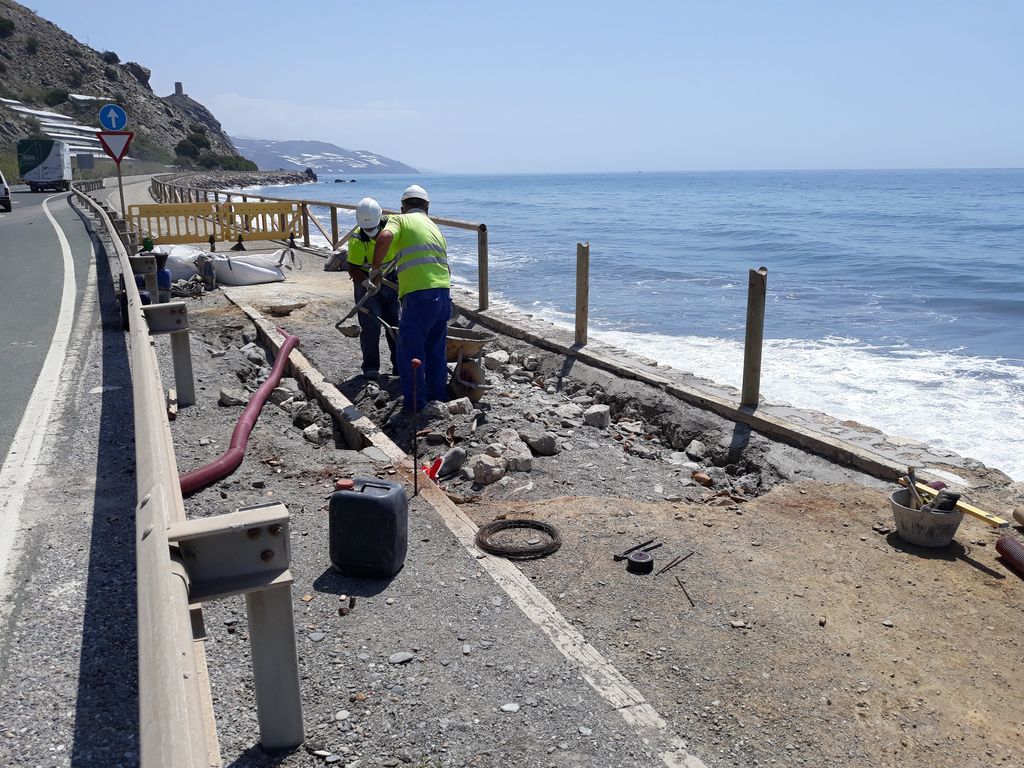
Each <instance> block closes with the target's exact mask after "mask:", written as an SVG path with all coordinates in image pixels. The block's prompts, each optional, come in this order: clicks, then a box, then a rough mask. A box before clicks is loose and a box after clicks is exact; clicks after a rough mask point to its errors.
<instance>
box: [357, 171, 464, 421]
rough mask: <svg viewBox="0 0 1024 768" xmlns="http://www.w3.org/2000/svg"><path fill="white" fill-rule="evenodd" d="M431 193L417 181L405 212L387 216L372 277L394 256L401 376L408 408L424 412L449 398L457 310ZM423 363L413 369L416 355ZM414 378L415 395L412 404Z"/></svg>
mask: <svg viewBox="0 0 1024 768" xmlns="http://www.w3.org/2000/svg"><path fill="white" fill-rule="evenodd" d="M429 209H430V197H429V196H428V195H427V191H426V190H425V189H423V187H421V186H420V185H418V184H413V185H412V186H411V187H409V188H408V189H406V190H405V191H404V192H403V193H402V212H401V213H400V214H399V215H397V216H391V217H389V218H388V223H387V225H386V226H385V227H384V228H383V229H381V231H380V233H379V234H378V235H377V242H376V245H375V246H374V250H373V264H372V269H371V270H370V280H371V281H373V282H374V283H379V282H380V276H381V266H382V265H383V264H384V263H385V262H386V261H388V260H390V259H394V260H395V273H397V275H398V298H399V301H400V302H401V305H402V314H401V320H400V321H399V331H398V375H399V376H400V377H401V380H402V395H403V396H404V397H405V408H406V409H407V410H412V409H413V408H415V409H416V410H419V409H420V408H422V407H423V406H424V405H425V404H426V402H427V401H428V400H447V399H448V398H447V396H446V385H447V381H448V364H447V359H446V355H445V345H446V343H447V340H448V320H449V318H450V317H451V313H452V300H451V291H450V288H451V271H450V270H449V268H448V244H447V243H446V242H445V239H444V235H442V234H441V230H440V229H438V227H437V225H436V224H435V223H434V222H433V221H431V220H430V217H429V216H428V215H427V214H428V211H429ZM413 358H418V359H419V360H420V361H421V362H422V363H423V364H422V365H421V366H420V367H419V368H413V366H412V359H413ZM413 376H415V377H416V399H417V401H418V402H416V403H413Z"/></svg>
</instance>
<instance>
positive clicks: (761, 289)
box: [740, 267, 768, 408]
mask: <svg viewBox="0 0 1024 768" xmlns="http://www.w3.org/2000/svg"><path fill="white" fill-rule="evenodd" d="M767 292H768V268H767V267H761V268H760V269H752V270H750V281H749V283H748V287H747V338H746V342H745V343H744V345H743V392H742V395H741V396H740V405H744V406H748V407H750V408H757V403H758V399H759V397H760V395H761V348H762V346H763V344H764V302H765V295H766V294H767Z"/></svg>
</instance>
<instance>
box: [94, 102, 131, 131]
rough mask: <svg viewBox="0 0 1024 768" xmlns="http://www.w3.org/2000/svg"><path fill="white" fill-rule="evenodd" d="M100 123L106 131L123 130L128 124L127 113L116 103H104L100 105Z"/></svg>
mask: <svg viewBox="0 0 1024 768" xmlns="http://www.w3.org/2000/svg"><path fill="white" fill-rule="evenodd" d="M100 125H102V126H103V129H104V130H106V131H123V130H124V128H125V126H126V125H128V113H127V112H125V111H124V107H120V106H118V105H117V104H104V105H103V106H102V107H100Z"/></svg>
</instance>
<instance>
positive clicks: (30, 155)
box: [18, 139, 71, 192]
mask: <svg viewBox="0 0 1024 768" xmlns="http://www.w3.org/2000/svg"><path fill="white" fill-rule="evenodd" d="M18 173H19V174H20V175H21V178H22V181H24V182H25V183H26V184H28V186H29V189H31V190H32V191H33V192H41V191H43V190H47V189H52V190H54V191H56V192H60V191H64V192H66V191H67V190H69V189H71V149H70V148H69V147H68V145H67V144H65V143H64V142H63V141H56V140H55V139H22V140H21V141H19V142H18Z"/></svg>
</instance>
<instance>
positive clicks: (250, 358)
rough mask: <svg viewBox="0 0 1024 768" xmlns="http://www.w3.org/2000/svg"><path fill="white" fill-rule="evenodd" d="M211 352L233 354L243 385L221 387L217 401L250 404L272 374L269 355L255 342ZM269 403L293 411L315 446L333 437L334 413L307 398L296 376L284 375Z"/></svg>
mask: <svg viewBox="0 0 1024 768" xmlns="http://www.w3.org/2000/svg"><path fill="white" fill-rule="evenodd" d="M210 354H211V355H212V356H214V357H223V356H228V355H230V356H231V358H233V359H232V360H231V362H232V363H234V365H233V367H234V370H235V374H236V375H237V376H238V379H239V382H240V386H239V387H222V388H221V390H220V396H219V398H218V400H217V402H218V404H219V405H221V406H223V407H225V408H230V407H234V406H239V405H241V406H244V405H247V404H248V403H249V398H250V397H251V395H252V393H253V392H255V391H256V390H257V389H259V387H260V386H261V385H262V384H263V383H264V382H265V381H266V380H267V377H268V376H270V370H271V369H270V365H269V363H268V361H267V354H266V352H265V351H264V349H263V348H262V347H260V346H258V345H257V344H256V343H255V342H253V341H247V343H245V344H244V345H243V346H232V347H230V348H228V349H212V350H211V351H210ZM268 402H270V403H273V404H274V405H276V406H277V407H278V408H280V409H281V410H283V411H285V412H286V413H288V414H290V415H291V417H292V426H293V427H294V428H295V429H296V430H298V431H299V432H301V433H302V437H303V438H305V439H306V440H308V441H309V442H311V443H313V444H314V445H322V444H324V443H326V442H328V441H329V440H332V439H333V437H334V424H333V420H332V418H331V416H330V415H329V414H327V413H324V411H323V410H322V409H321V408H320V405H319V404H318V403H317V402H315V401H309V400H307V398H306V395H305V393H304V392H303V391H302V387H301V386H300V385H299V382H298V381H296V380H295V379H291V378H282V379H281V381H280V382H278V385H277V386H276V387H275V388H274V390H273V391H272V392H271V393H270V397H269V399H268Z"/></svg>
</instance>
